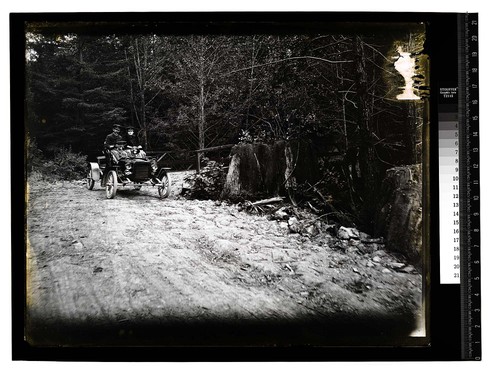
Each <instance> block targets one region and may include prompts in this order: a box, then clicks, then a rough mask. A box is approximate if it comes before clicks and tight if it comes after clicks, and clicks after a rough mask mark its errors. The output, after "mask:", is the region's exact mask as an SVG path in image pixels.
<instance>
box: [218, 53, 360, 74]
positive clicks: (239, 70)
mask: <svg viewBox="0 0 500 375" xmlns="http://www.w3.org/2000/svg"><path fill="white" fill-rule="evenodd" d="M292 60H318V61H323V62H326V63H328V64H343V63H352V62H353V61H352V60H340V61H333V60H328V59H323V58H321V57H316V56H296V57H288V58H286V59H280V60H276V61H271V62H268V63H264V64H257V65H252V66H248V67H246V68H240V69H236V70H233V71H230V72H228V73H226V74H225V75H230V74H233V73H237V72H241V71H243V70H249V69H254V68H260V67H262V66H266V65H272V64H277V63H280V62H284V61H292Z"/></svg>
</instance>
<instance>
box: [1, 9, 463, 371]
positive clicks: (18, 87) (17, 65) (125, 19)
mask: <svg viewBox="0 0 500 375" xmlns="http://www.w3.org/2000/svg"><path fill="white" fill-rule="evenodd" d="M25 22H41V23H46V22H58V23H59V25H58V30H61V27H63V26H61V22H63V23H64V22H69V23H74V22H99V23H101V22H102V23H110V22H111V23H113V28H114V30H116V28H120V27H126V28H127V30H126V31H127V32H130V24H131V23H133V24H134V26H133V30H135V31H136V32H138V33H140V32H143V31H148V32H151V31H154V30H155V28H158V29H161V30H163V31H165V27H167V28H168V27H169V26H168V25H167V26H166V25H165V23H168V22H172V23H175V31H176V32H178V33H183V30H188V29H189V30H190V31H191V32H192V30H193V25H195V26H196V28H197V29H198V30H200V31H202V32H214V33H220V32H227V31H228V30H230V31H231V33H238V32H245V30H248V27H249V26H250V25H252V32H256V29H255V27H256V26H257V28H258V27H265V28H266V29H268V28H273V30H277V31H279V30H281V29H280V28H282V27H285V28H286V29H289V28H290V27H291V28H294V27H301V28H306V27H308V25H309V26H313V27H314V28H315V29H317V28H318V27H321V25H322V24H325V25H326V24H328V23H331V22H378V23H384V26H385V24H391V23H403V22H424V23H425V24H426V27H427V41H426V51H425V52H426V53H427V54H429V55H430V72H431V84H430V86H431V96H430V123H431V127H430V161H431V162H430V165H429V171H428V172H429V174H430V190H429V197H428V198H429V203H430V206H431V221H430V234H429V236H428V239H427V240H429V243H430V244H431V245H430V272H429V275H430V279H429V280H428V281H429V283H430V288H429V289H430V290H429V296H430V306H431V308H430V311H429V316H428V319H429V321H430V323H429V324H430V337H431V343H430V345H428V346H425V347H402V346H401V347H311V346H288V347H104V348H103V347H91V348H62V347H46V348H44V347H32V346H30V345H29V344H28V343H27V342H26V341H25V340H24V303H25V298H24V290H25V287H26V280H25V274H24V270H25V269H26V267H25V266H26V264H25V251H24V250H25V244H26V238H25V218H24V215H23V213H22V212H21V211H20V210H19V205H20V204H21V202H23V207H24V208H25V204H26V201H25V194H26V191H25V189H21V188H20V186H25V177H26V176H25V174H24V169H21V168H19V161H20V160H24V147H23V148H22V149H23V154H21V147H20V145H21V144H23V145H24V131H23V130H21V129H23V128H24V127H23V126H22V125H21V124H24V84H23V83H24V82H25V79H24V78H25V77H24V25H25ZM164 22H165V23H164ZM170 27H171V26H170ZM100 32H102V29H100ZM457 51H458V47H457V14H456V13H396V12H391V13H385V12H376V13H368V12H349V13H345V12H343V13H329V12H326V13H325V12H321V13H319V12H289V13H281V12H276V13H274V12H273V13H269V12H265V13H260V12H255V13H232V12H225V13H220V12H213V13H212V12H209V13H189V12H179V13H13V14H10V64H11V93H10V94H11V171H12V172H11V173H12V176H11V177H12V182H11V197H12V203H14V204H12V207H16V208H15V209H14V208H13V209H12V213H11V217H12V250H11V251H12V268H11V269H12V327H13V328H12V359H13V360H58V361H106V362H107V361H176V362H179V361H182V362H184V361H209V362H211V361H388V360H398V361H401V360H411V361H417V360H441V361H442V360H445V361H447V360H460V359H461V335H460V333H461V329H460V328H461V307H460V286H459V285H441V284H440V283H439V258H438V256H439V248H438V244H439V213H438V212H437V208H438V207H439V200H438V195H439V187H438V185H437V177H438V172H439V171H438V168H439V166H438V164H437V163H436V162H435V161H436V160H438V148H437V144H438V137H437V135H438V134H437V126H434V127H433V126H432V124H437V101H438V97H437V90H436V88H437V87H439V85H440V83H442V82H451V83H453V82H457V83H458V64H457V63H456V56H457ZM453 66H455V67H457V69H454V68H450V67H453ZM21 178H22V181H21ZM23 212H24V210H23Z"/></svg>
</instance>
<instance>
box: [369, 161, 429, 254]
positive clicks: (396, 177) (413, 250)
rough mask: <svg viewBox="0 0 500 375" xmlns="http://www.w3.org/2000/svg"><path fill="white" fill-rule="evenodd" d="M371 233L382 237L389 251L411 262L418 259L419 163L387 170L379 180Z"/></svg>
mask: <svg viewBox="0 0 500 375" xmlns="http://www.w3.org/2000/svg"><path fill="white" fill-rule="evenodd" d="M375 223H376V224H375V225H376V226H375V235H376V236H383V237H385V239H386V246H387V248H388V249H389V250H391V251H394V252H399V253H402V254H404V255H405V256H407V257H408V258H409V260H410V261H412V262H413V263H418V262H420V261H421V259H422V253H421V252H422V235H423V234H422V166H421V165H408V166H403V167H396V168H391V169H389V170H387V172H386V177H385V179H384V181H383V182H382V191H381V196H380V203H379V210H378V215H377V217H376V221H375Z"/></svg>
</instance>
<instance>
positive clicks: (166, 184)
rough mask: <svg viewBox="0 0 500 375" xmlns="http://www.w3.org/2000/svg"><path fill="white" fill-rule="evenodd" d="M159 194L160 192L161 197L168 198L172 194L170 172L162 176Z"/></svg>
mask: <svg viewBox="0 0 500 375" xmlns="http://www.w3.org/2000/svg"><path fill="white" fill-rule="evenodd" d="M158 194H160V199H163V198H167V197H168V196H169V195H170V176H169V175H168V173H166V174H165V175H164V176H163V177H162V178H161V181H160V185H159V186H158Z"/></svg>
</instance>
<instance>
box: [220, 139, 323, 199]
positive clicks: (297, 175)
mask: <svg viewBox="0 0 500 375" xmlns="http://www.w3.org/2000/svg"><path fill="white" fill-rule="evenodd" d="M317 175H318V167H317V159H316V157H315V154H314V152H313V149H312V147H311V145H310V143H307V142H299V141H292V142H285V141H278V142H275V143H273V144H271V145H269V144H263V143H256V144H239V145H235V146H234V147H233V148H232V149H231V162H230V164H229V170H228V174H227V178H226V183H225V186H224V190H223V193H222V198H223V199H231V200H239V199H255V198H264V197H272V196H277V195H284V194H286V193H290V189H291V190H293V189H295V188H296V186H297V184H300V183H304V182H306V181H307V182H309V183H311V184H312V183H314V182H315V181H316V180H317Z"/></svg>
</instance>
